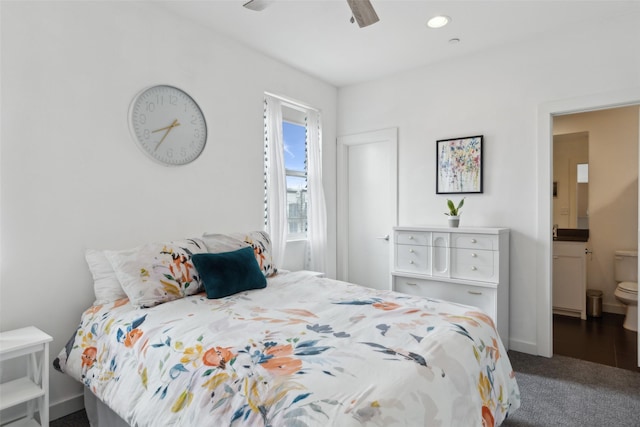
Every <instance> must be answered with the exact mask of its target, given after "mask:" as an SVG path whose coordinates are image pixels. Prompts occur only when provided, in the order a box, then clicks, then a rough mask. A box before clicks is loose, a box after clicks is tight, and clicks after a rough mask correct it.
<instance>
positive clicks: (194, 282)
mask: <svg viewBox="0 0 640 427" xmlns="http://www.w3.org/2000/svg"><path fill="white" fill-rule="evenodd" d="M206 252H207V247H206V245H205V244H204V242H203V241H202V240H201V239H185V240H178V241H172V242H159V243H148V244H146V245H142V246H139V247H137V248H133V249H125V250H121V251H105V256H106V257H107V259H108V260H109V262H110V263H111V266H112V267H113V270H114V271H115V274H116V276H117V278H118V280H119V281H120V283H121V284H122V288H123V289H124V291H125V292H126V294H127V296H128V297H129V301H130V302H131V304H132V305H133V306H134V307H139V308H145V307H153V306H155V305H158V304H162V303H164V302H168V301H173V300H175V299H179V298H184V297H185V296H188V295H193V294H196V293H198V292H201V291H202V290H204V285H203V283H202V281H201V280H200V275H199V274H198V272H197V271H196V269H195V267H194V266H193V262H192V260H191V255H193V254H198V253H206Z"/></svg>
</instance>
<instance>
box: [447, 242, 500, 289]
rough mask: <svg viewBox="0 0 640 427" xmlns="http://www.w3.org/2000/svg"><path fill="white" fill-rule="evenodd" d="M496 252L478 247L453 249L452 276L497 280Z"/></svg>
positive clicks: (489, 280)
mask: <svg viewBox="0 0 640 427" xmlns="http://www.w3.org/2000/svg"><path fill="white" fill-rule="evenodd" d="M496 256H497V255H496V253H495V252H494V251H485V250H478V249H457V248H456V249H452V250H451V277H455V278H458V279H466V280H479V281H483V282H494V281H497V280H498V278H497V271H496V270H497V268H496V262H495V261H496V259H495V257H496Z"/></svg>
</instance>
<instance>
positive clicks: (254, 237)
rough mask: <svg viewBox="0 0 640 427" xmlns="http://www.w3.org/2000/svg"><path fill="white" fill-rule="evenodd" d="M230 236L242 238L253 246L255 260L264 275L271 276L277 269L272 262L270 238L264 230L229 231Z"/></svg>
mask: <svg viewBox="0 0 640 427" xmlns="http://www.w3.org/2000/svg"><path fill="white" fill-rule="evenodd" d="M230 236H231V237H234V238H236V239H239V240H242V241H244V242H246V243H248V244H249V245H251V247H252V248H253V252H254V254H255V255H256V261H258V265H259V266H260V270H261V271H262V274H264V276H265V277H270V276H273V275H274V274H276V273H277V272H278V269H277V268H276V266H275V265H274V264H273V254H272V252H271V238H270V237H269V233H267V232H266V231H249V232H248V233H231V234H230Z"/></svg>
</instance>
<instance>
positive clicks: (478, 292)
mask: <svg viewBox="0 0 640 427" xmlns="http://www.w3.org/2000/svg"><path fill="white" fill-rule="evenodd" d="M467 292H469V293H470V294H471V295H482V292H480V291H467Z"/></svg>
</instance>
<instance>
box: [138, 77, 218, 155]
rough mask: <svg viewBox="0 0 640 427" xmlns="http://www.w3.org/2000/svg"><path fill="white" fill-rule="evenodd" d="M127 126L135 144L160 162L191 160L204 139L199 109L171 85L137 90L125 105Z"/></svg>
mask: <svg viewBox="0 0 640 427" xmlns="http://www.w3.org/2000/svg"><path fill="white" fill-rule="evenodd" d="M129 126H130V128H131V133H132V134H133V138H134V139H135V141H136V143H137V144H138V147H140V149H142V151H143V152H144V153H145V154H146V155H147V156H149V157H151V158H152V159H153V160H155V161H156V162H159V163H161V164H163V165H169V166H179V165H186V164H187V163H190V162H192V161H194V160H195V159H197V158H198V156H199V155H200V153H202V150H204V146H205V144H206V142H207V124H206V122H205V120H204V115H203V114H202V110H200V107H198V104H196V102H195V101H194V100H193V98H191V97H190V96H189V95H188V94H187V93H186V92H184V91H182V90H180V89H178V88H176V87H173V86H167V85H158V86H151V87H149V88H146V89H144V90H143V91H142V92H140V93H138V94H137V95H136V96H135V97H134V98H133V101H132V102H131V106H130V107H129Z"/></svg>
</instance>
